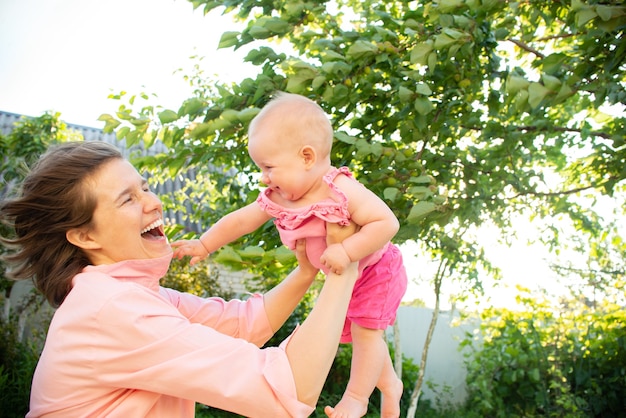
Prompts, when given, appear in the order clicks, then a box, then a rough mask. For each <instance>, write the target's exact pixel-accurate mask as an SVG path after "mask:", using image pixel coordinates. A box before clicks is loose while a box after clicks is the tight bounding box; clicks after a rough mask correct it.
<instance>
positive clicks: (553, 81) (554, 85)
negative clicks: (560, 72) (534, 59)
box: [541, 74, 561, 92]
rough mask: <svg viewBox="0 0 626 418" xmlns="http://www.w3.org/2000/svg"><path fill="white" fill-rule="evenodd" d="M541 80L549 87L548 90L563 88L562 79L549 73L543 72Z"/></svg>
mask: <svg viewBox="0 0 626 418" xmlns="http://www.w3.org/2000/svg"><path fill="white" fill-rule="evenodd" d="M541 81H542V82H543V85H544V86H546V88H548V90H551V91H553V92H555V91H558V90H559V89H560V88H561V80H559V79H558V78H556V77H554V76H551V75H549V74H542V75H541Z"/></svg>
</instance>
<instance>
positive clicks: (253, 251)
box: [239, 246, 265, 259]
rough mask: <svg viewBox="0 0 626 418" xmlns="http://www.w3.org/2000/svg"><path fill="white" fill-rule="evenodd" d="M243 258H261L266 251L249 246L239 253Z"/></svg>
mask: <svg viewBox="0 0 626 418" xmlns="http://www.w3.org/2000/svg"><path fill="white" fill-rule="evenodd" d="M239 254H240V255H241V257H242V258H244V259H245V258H259V257H263V255H264V254H265V250H264V249H263V248H261V247H259V246H249V247H246V248H244V249H243V250H241V251H239Z"/></svg>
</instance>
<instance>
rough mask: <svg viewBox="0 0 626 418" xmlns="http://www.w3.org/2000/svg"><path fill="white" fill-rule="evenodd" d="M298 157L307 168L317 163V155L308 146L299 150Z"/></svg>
mask: <svg viewBox="0 0 626 418" xmlns="http://www.w3.org/2000/svg"><path fill="white" fill-rule="evenodd" d="M300 157H302V159H303V160H304V164H305V165H306V166H307V167H311V166H313V165H314V164H315V162H316V161H317V154H316V152H315V149H314V148H313V147H312V146H310V145H305V146H303V147H302V148H300Z"/></svg>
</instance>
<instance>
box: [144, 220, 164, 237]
mask: <svg viewBox="0 0 626 418" xmlns="http://www.w3.org/2000/svg"><path fill="white" fill-rule="evenodd" d="M161 225H163V220H162V219H157V220H156V221H154V222H152V223H151V224H150V225H148V226H146V227H145V228H144V229H142V230H141V234H142V235H143V234H145V233H146V232H148V231H150V230H152V229H154V228H158V227H160V226H161Z"/></svg>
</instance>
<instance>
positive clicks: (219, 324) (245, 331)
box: [160, 287, 273, 347]
mask: <svg viewBox="0 0 626 418" xmlns="http://www.w3.org/2000/svg"><path fill="white" fill-rule="evenodd" d="M160 294H161V296H163V297H165V298H166V299H167V300H168V301H169V302H170V303H171V304H172V305H174V306H175V307H176V309H178V311H179V312H180V313H181V315H183V316H184V317H185V318H187V319H188V320H189V322H191V323H197V324H202V325H206V326H208V327H211V328H213V329H215V330H216V331H219V332H221V333H222V334H226V335H230V336H231V337H237V338H243V339H244V340H246V341H249V342H251V343H253V344H255V345H257V346H259V347H261V346H262V345H263V344H265V343H266V342H267V341H268V340H269V339H270V338H271V337H272V335H273V331H272V328H271V325H270V323H269V319H268V318H267V314H266V312H265V305H264V303H263V296H262V295H259V294H253V295H251V296H250V298H249V299H247V300H245V301H242V300H238V299H233V300H229V301H225V300H224V299H221V298H216V297H215V298H201V297H199V296H195V295H192V294H190V293H182V292H179V291H176V290H173V289H168V288H163V287H162V288H161V289H160Z"/></svg>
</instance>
